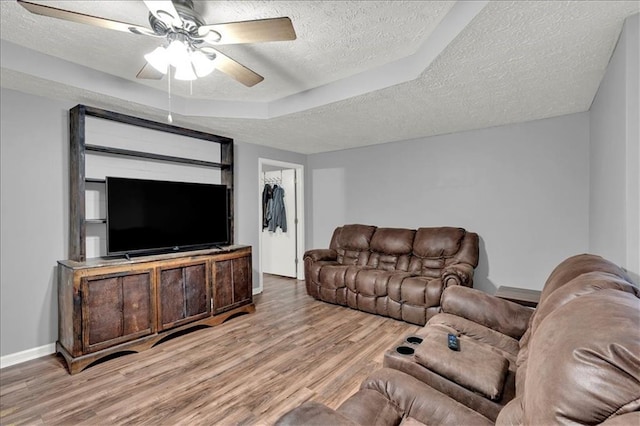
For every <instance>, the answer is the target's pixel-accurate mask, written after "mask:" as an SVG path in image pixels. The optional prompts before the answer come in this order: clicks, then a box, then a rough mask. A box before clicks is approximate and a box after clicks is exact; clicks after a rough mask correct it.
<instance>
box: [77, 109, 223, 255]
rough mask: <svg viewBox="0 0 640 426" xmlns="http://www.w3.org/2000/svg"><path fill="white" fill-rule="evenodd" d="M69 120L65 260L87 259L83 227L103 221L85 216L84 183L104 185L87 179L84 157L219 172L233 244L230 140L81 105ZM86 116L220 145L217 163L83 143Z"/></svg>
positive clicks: (99, 218)
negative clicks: (228, 208)
mask: <svg viewBox="0 0 640 426" xmlns="http://www.w3.org/2000/svg"><path fill="white" fill-rule="evenodd" d="M69 116H70V117H69V118H70V141H71V147H70V148H71V152H70V154H71V155H70V225H69V229H70V235H69V259H70V260H74V261H84V260H86V259H87V249H86V237H87V225H92V226H95V225H99V224H103V223H105V220H104V219H103V218H102V217H100V216H102V215H100V216H99V217H98V218H95V217H94V218H87V217H86V210H85V208H86V200H85V197H86V184H104V183H105V180H104V179H102V178H94V177H87V176H86V174H85V172H86V167H85V164H86V154H87V153H91V154H97V155H108V156H122V157H128V158H134V159H141V160H149V161H153V162H158V161H159V162H165V163H172V164H182V165H189V166H197V167H201V168H208V169H212V170H219V171H220V173H221V183H222V184H223V185H226V186H227V191H228V195H229V205H230V206H231V209H230V213H229V214H230V216H231V217H230V221H229V223H230V229H229V235H230V238H231V241H230V244H233V242H234V241H233V234H234V221H233V205H234V196H233V139H230V138H226V137H223V136H217V135H213V134H210V133H204V132H200V131H197V130H191V129H185V128H182V127H178V126H173V125H170V124H165V123H158V122H155V121H150V120H146V119H143V118H138V117H132V116H129V115H125V114H120V113H116V112H112V111H106V110H103V109H99V108H93V107H89V106H85V105H77V106H76V107H74V108H73V109H71V110H70V112H69ZM86 117H96V118H100V119H104V120H110V121H114V122H119V123H124V124H130V125H133V126H138V127H142V128H147V129H151V130H157V131H161V132H167V133H173V134H176V135H179V136H185V137H190V138H196V139H201V140H205V141H209V142H212V143H217V144H219V145H220V162H213V161H204V160H198V159H193V158H185V157H179V156H174V155H165V154H161V153H156V152H148V151H140V150H129V149H123V148H118V147H111V146H104V145H98V144H92V143H87V142H91V141H87V136H86V134H85V119H86Z"/></svg>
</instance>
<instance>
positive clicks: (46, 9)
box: [18, 0, 158, 37]
mask: <svg viewBox="0 0 640 426" xmlns="http://www.w3.org/2000/svg"><path fill="white" fill-rule="evenodd" d="M18 4H19V5H20V6H22V7H24V8H25V9H27V10H28V11H29V12H31V13H34V14H36V15H42V16H49V17H51V18H57V19H63V20H65V21H71V22H77V23H80V24H87V25H93V26H94V27H102V28H107V29H109V30H117V31H123V32H127V33H133V34H143V35H148V36H153V37H158V35H157V34H155V33H154V32H153V31H151V30H150V29H149V28H145V27H141V26H139V25H134V24H127V23H126V22H120V21H112V20H111V19H105V18H99V17H97V16H91V15H85V14H84V13H78V12H71V11H69V10H64V9H58V8H55V7H51V6H44V5H42V4H36V3H30V2H27V1H23V0H18Z"/></svg>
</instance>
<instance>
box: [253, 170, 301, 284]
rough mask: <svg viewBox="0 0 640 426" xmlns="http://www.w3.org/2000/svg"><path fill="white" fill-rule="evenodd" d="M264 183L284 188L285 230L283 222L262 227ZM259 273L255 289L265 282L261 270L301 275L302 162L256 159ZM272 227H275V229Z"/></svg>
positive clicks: (270, 272)
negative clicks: (257, 284)
mask: <svg viewBox="0 0 640 426" xmlns="http://www.w3.org/2000/svg"><path fill="white" fill-rule="evenodd" d="M265 185H269V186H270V187H271V189H273V188H274V187H276V186H278V187H280V188H281V190H283V191H284V197H283V201H284V211H285V215H286V231H285V230H284V229H283V227H282V223H278V226H275V227H274V226H271V227H266V228H265V221H264V213H265V212H263V209H264V206H263V193H264V191H265ZM258 196H259V203H258V206H259V207H258V210H259V211H258V234H259V238H258V240H259V250H258V265H259V271H258V273H259V277H258V283H259V286H258V288H257V292H258V293H261V292H262V290H263V288H264V287H263V286H264V274H265V273H269V274H275V275H281V276H288V277H292V278H296V279H299V280H302V279H304V264H303V262H302V256H303V254H304V166H303V165H301V164H295V163H287V162H284V161H278V160H270V159H267V158H259V159H258ZM274 228H275V229H274Z"/></svg>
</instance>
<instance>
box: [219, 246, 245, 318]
mask: <svg viewBox="0 0 640 426" xmlns="http://www.w3.org/2000/svg"><path fill="white" fill-rule="evenodd" d="M214 269H215V270H214V277H213V309H214V313H220V312H224V311H228V310H230V309H233V308H236V307H238V306H241V305H244V304H247V303H251V300H252V299H251V295H252V293H251V289H252V282H251V256H243V257H238V258H234V259H229V260H221V261H217V262H215V263H214Z"/></svg>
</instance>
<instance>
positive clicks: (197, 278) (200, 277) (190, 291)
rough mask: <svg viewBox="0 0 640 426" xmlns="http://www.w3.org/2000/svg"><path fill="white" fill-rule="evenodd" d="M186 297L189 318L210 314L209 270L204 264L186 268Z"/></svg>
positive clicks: (186, 309)
mask: <svg viewBox="0 0 640 426" xmlns="http://www.w3.org/2000/svg"><path fill="white" fill-rule="evenodd" d="M184 296H185V297H184V298H185V301H186V303H185V311H186V312H185V314H186V316H187V317H192V316H194V315H199V314H202V313H208V312H209V308H210V304H209V303H208V301H209V300H208V299H209V297H208V294H207V269H206V266H205V265H204V264H202V265H194V266H187V267H186V268H184Z"/></svg>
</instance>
